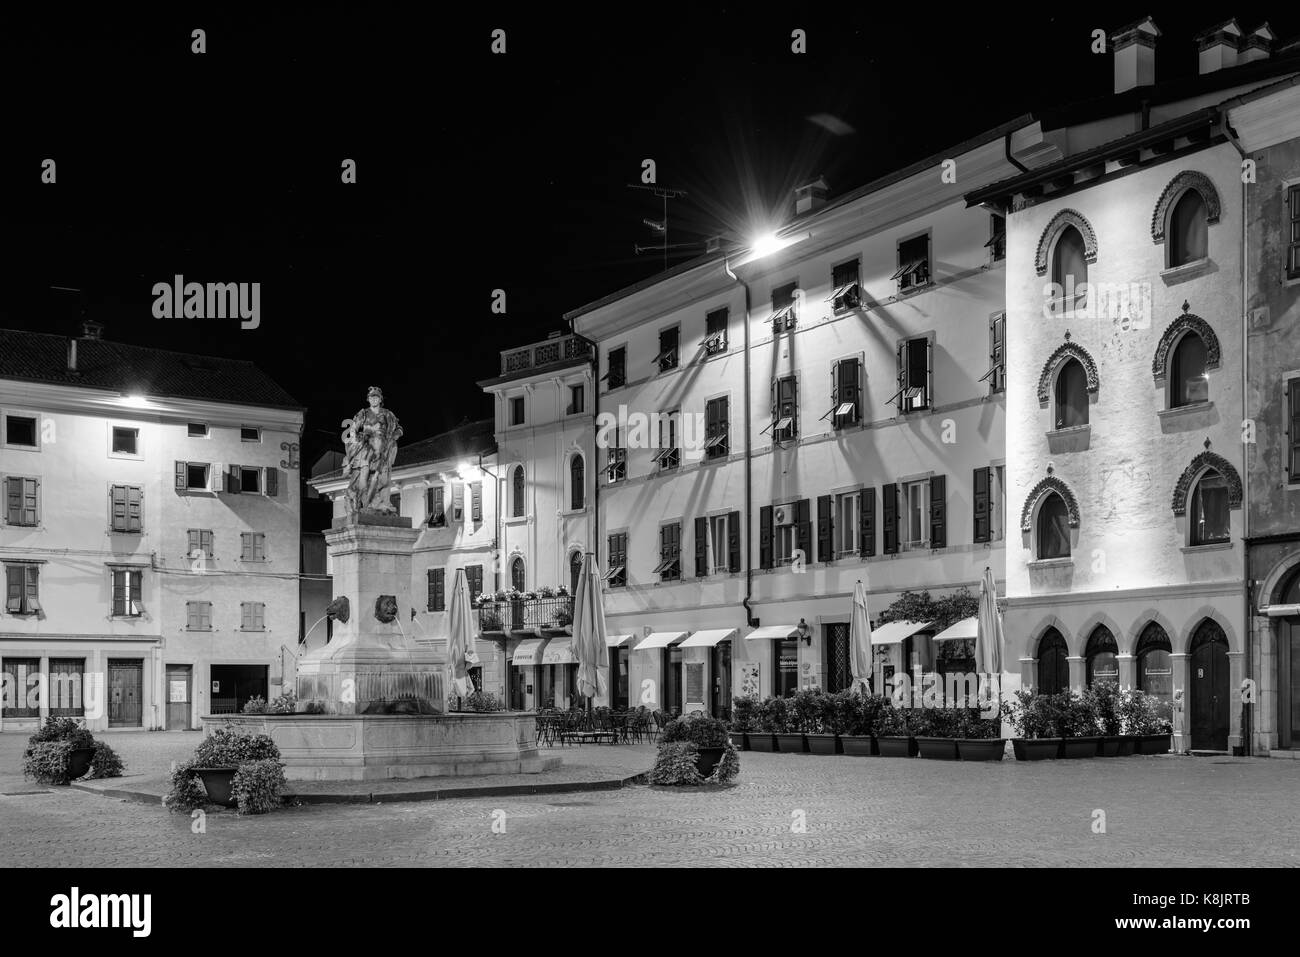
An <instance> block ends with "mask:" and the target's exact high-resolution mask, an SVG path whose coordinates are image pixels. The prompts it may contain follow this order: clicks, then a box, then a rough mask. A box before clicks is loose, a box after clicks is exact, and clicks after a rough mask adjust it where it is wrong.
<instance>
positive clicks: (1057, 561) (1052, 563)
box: [1027, 557, 1074, 571]
mask: <svg viewBox="0 0 1300 957" xmlns="http://www.w3.org/2000/svg"><path fill="white" fill-rule="evenodd" d="M1027 564H1028V565H1029V568H1030V570H1031V571H1032V570H1035V569H1048V568H1068V567H1071V566H1073V565H1074V558H1073V557H1071V558H1035V559H1032V560H1030V561H1029V562H1028V563H1027Z"/></svg>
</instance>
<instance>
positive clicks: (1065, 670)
mask: <svg viewBox="0 0 1300 957" xmlns="http://www.w3.org/2000/svg"><path fill="white" fill-rule="evenodd" d="M1069 655H1070V652H1069V651H1068V650H1067V649H1066V647H1065V639H1064V638H1062V637H1061V633H1060V632H1059V631H1057V630H1056V629H1055V628H1048V629H1047V631H1045V632H1044V633H1043V637H1042V638H1039V639H1038V688H1037V689H1036V690H1037V691H1038V692H1039V693H1040V694H1058V693H1060V692H1062V691H1066V690H1068V689H1069V687H1070V662H1069V660H1068V659H1069Z"/></svg>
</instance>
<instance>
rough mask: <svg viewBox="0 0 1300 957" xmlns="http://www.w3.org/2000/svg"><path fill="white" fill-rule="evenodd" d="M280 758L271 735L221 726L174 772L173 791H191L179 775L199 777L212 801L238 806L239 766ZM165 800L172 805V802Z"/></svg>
mask: <svg viewBox="0 0 1300 957" xmlns="http://www.w3.org/2000/svg"><path fill="white" fill-rule="evenodd" d="M279 759H280V749H279V748H277V747H276V746H275V742H274V741H272V740H271V738H270V736H269V735H265V734H242V733H240V732H238V731H234V730H232V729H230V728H218V729H217V730H215V731H213V732H212V734H210V735H208V736H207V737H206V738H204V739H203V740H202V741H200V742H199V746H198V747H197V748H195V749H194V758H193V759H192V760H191V761H188V762H186V763H185V764H183V765H179V766H178V768H177V771H175V772H173V776H172V785H173V792H176V793H177V794H178V796H183V794H188V793H189V792H190V790H191V789H190V788H189V787H188V786H181V785H180V784H179V782H178V777H177V775H178V774H179V775H180V776H181V777H183V778H186V779H193V778H197V779H198V781H199V782H200V783H202V785H203V789H204V791H205V792H206V793H207V797H208V799H209V800H210V801H211V802H212V803H213V804H224V805H225V806H226V807H235V806H236V805H237V804H238V794H237V793H236V792H235V790H234V781H235V775H236V773H237V772H238V771H239V768H240V765H242V764H246V763H248V762H251V761H268V760H269V761H279ZM168 796H169V797H171V794H169V795H168ZM164 800H165V803H168V805H169V806H171V803H172V802H170V801H166V799H164Z"/></svg>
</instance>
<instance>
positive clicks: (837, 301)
mask: <svg viewBox="0 0 1300 957" xmlns="http://www.w3.org/2000/svg"><path fill="white" fill-rule="evenodd" d="M827 302H829V303H831V305H832V308H833V309H834V310H835V311H836V312H843V311H844V310H846V309H856V308H857V306H858V305H859V303H860V302H861V296H860V293H859V287H858V261H857V260H856V259H854V260H851V261H849V262H846V263H840V264H839V265H838V266H836V267H834V268H833V269H832V270H831V294H830V296H829V297H828V298H827Z"/></svg>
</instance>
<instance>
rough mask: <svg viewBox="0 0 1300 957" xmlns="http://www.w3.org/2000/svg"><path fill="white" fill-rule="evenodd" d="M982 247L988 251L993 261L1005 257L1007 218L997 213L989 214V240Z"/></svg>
mask: <svg viewBox="0 0 1300 957" xmlns="http://www.w3.org/2000/svg"><path fill="white" fill-rule="evenodd" d="M984 247H985V248H986V249H988V250H989V251H990V254H991V255H992V257H993V261H994V262H995V263H996V262H1001V261H1002V260H1004V259H1006V258H1007V218H1006V217H1005V216H1001V215H999V214H997V213H990V214H989V241H988V242H986V243H985V244H984Z"/></svg>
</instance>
